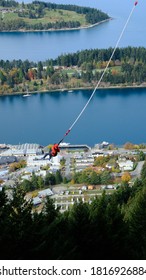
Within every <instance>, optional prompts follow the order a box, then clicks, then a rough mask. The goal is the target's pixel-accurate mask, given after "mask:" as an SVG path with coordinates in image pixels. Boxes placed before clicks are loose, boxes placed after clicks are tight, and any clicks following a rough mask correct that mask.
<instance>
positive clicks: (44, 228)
mask: <svg viewBox="0 0 146 280" xmlns="http://www.w3.org/2000/svg"><path fill="white" fill-rule="evenodd" d="M24 197H25V190H24V187H23V186H22V185H21V184H20V185H17V187H16V188H14V190H13V196H12V197H9V198H8V196H7V195H6V191H5V190H4V189H3V190H2V191H1V192H0V248H1V250H0V258H1V259H6V260H13V259H22V260H23V259H24V260H25V259H39V260H40V259H43V260H44V259H47V260H50V259H55V260H58V259H59V260H82V259H83V260H84V259H85V260H86V259H87V260H88V259H89V260H90V259H91V260H92V259H97V260H98V259H101V260H113V259H116V260H122V259H125V260H126V259H132V260H144V259H146V220H145V215H146V213H145V212H146V162H145V163H144V165H143V169H142V172H141V178H139V179H136V180H135V182H134V184H133V186H132V187H130V186H129V185H128V183H122V184H121V186H120V187H119V189H117V190H116V191H115V192H114V193H113V194H112V195H107V194H106V193H105V192H104V191H103V193H102V195H101V196H98V197H96V198H95V199H94V200H93V201H92V203H90V204H89V203H83V202H82V201H80V202H78V203H75V204H74V205H73V206H72V207H71V208H70V210H67V211H65V212H63V213H61V212H60V211H59V208H57V209H55V206H54V204H53V200H52V199H50V198H48V199H47V200H46V203H45V205H44V208H43V210H42V211H41V212H39V213H38V212H37V211H35V209H33V206H32V201H28V200H26V199H25V198H24Z"/></svg>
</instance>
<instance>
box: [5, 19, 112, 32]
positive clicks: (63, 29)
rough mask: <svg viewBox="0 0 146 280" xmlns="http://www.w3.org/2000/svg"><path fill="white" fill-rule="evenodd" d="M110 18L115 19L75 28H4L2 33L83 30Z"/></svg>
mask: <svg viewBox="0 0 146 280" xmlns="http://www.w3.org/2000/svg"><path fill="white" fill-rule="evenodd" d="M110 20H113V18H108V19H105V20H102V21H99V22H97V23H94V24H90V25H85V26H80V27H74V28H60V29H55V28H50V29H47V30H45V29H44V30H39V29H37V30H33V29H30V30H24V29H20V30H2V31H0V33H3V32H8V33H12V32H20V33H27V32H55V31H57V32H58V31H72V30H82V29H88V28H92V27H95V26H96V25H99V24H102V23H105V22H107V21H110Z"/></svg>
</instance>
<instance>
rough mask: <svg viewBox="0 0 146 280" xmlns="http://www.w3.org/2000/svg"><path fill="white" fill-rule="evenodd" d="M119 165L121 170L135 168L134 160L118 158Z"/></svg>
mask: <svg viewBox="0 0 146 280" xmlns="http://www.w3.org/2000/svg"><path fill="white" fill-rule="evenodd" d="M118 165H119V168H120V170H121V171H132V170H133V161H131V160H126V159H123V160H122V159H121V160H118Z"/></svg>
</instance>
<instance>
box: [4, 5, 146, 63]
mask: <svg viewBox="0 0 146 280" xmlns="http://www.w3.org/2000/svg"><path fill="white" fill-rule="evenodd" d="M52 2H56V3H59V2H61V3H64V4H67V3H70V4H77V5H83V6H91V7H95V8H98V9H100V10H102V11H104V12H106V13H108V14H109V15H110V16H111V17H112V18H113V20H112V21H109V22H106V23H104V24H101V25H98V26H95V27H94V28H89V29H83V30H74V31H73V30H72V31H56V32H26V33H22V32H11V33H8V32H3V33H0V58H1V59H4V60H6V59H8V60H12V59H22V60H25V59H29V60H31V61H39V60H41V61H44V60H46V59H48V58H56V57H57V56H58V55H60V54H64V53H69V52H76V51H78V50H83V49H91V48H108V47H114V46H115V44H116V41H117V39H118V37H119V35H120V33H121V30H122V28H123V26H124V24H125V22H126V19H127V18H128V15H129V13H130V11H131V9H132V7H133V4H134V1H133V0H128V1H127V0H122V1H117V0H110V1H109V0H96V1H95V0H92V1H87V0H85V1H83V0H79V1H78V0H74V1H69V0H64V1H63V0H60V1H52ZM144 10H146V1H141V2H140V1H139V4H138V5H137V6H136V9H135V10H134V13H133V15H132V18H131V20H130V22H129V24H128V26H127V29H126V32H125V34H124V36H123V38H122V40H121V42H120V45H119V46H120V47H125V46H129V45H131V46H145V47H146V40H145V33H146V17H145V13H144Z"/></svg>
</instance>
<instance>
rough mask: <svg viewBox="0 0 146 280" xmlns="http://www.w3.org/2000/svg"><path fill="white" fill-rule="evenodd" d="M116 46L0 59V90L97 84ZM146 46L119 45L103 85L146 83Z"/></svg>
mask: <svg viewBox="0 0 146 280" xmlns="http://www.w3.org/2000/svg"><path fill="white" fill-rule="evenodd" d="M112 51H113V49H112V48H108V49H91V50H83V51H78V52H76V53H69V54H64V55H60V56H58V57H57V58H56V59H49V60H47V61H44V62H42V61H39V62H37V63H34V62H30V61H28V60H25V61H22V60H13V61H9V60H6V61H4V60H0V84H1V87H0V94H11V93H23V92H26V89H28V90H29V91H30V92H34V91H49V90H50V91H52V90H58V89H70V88H74V89H78V88H94V87H95V85H96V84H97V82H98V80H99V79H100V77H101V75H102V73H103V71H104V69H105V67H106V65H107V63H108V61H109V58H110V56H111V54H112ZM145 83H146V49H145V48H144V47H126V48H117V49H116V51H115V53H114V56H113V58H112V61H111V62H110V65H109V67H108V69H107V71H106V73H105V75H104V78H103V79H102V82H101V84H100V87H110V86H119V87H121V86H122V87H124V86H125V87H127V86H145Z"/></svg>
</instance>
